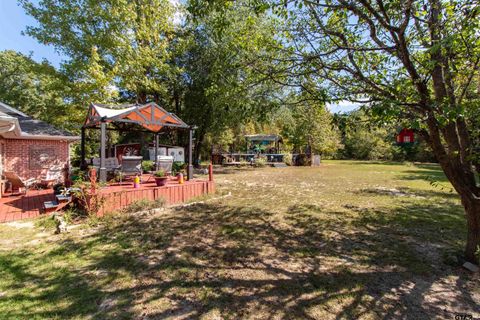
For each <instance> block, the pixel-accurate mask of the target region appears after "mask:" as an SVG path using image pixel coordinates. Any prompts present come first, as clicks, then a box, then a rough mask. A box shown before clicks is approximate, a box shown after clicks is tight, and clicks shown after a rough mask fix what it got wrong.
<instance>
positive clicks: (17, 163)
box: [0, 139, 70, 179]
mask: <svg viewBox="0 0 480 320" xmlns="http://www.w3.org/2000/svg"><path fill="white" fill-rule="evenodd" d="M0 143H3V144H4V153H3V155H4V158H5V159H4V161H3V163H4V170H5V171H14V172H16V173H17V174H18V175H19V176H20V177H21V178H22V179H29V178H40V176H42V175H43V174H45V173H46V171H47V169H46V168H35V169H32V166H31V163H30V161H31V159H30V155H31V153H30V150H31V146H34V148H37V149H41V148H48V149H53V150H54V155H55V165H58V166H61V167H62V168H63V167H64V166H65V165H66V164H68V163H69V161H70V151H69V143H68V142H66V141H55V140H26V139H25V140H24V139H18V140H17V139H2V140H0Z"/></svg>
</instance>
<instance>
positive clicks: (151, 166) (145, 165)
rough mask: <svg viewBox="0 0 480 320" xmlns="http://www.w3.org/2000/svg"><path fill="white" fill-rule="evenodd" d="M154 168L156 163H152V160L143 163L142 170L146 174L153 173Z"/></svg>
mask: <svg viewBox="0 0 480 320" xmlns="http://www.w3.org/2000/svg"><path fill="white" fill-rule="evenodd" d="M154 167H155V163H154V162H153V161H150V160H145V161H142V170H143V171H144V172H147V171H153V169H154Z"/></svg>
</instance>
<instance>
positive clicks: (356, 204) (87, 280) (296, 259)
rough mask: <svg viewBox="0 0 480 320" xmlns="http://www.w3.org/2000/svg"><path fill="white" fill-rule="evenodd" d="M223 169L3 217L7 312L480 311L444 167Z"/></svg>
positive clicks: (196, 315) (58, 315)
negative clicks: (90, 212)
mask: <svg viewBox="0 0 480 320" xmlns="http://www.w3.org/2000/svg"><path fill="white" fill-rule="evenodd" d="M215 178H216V181H217V185H218V191H219V192H218V194H217V195H216V196H215V197H214V198H213V199H206V200H205V199H204V200H205V201H202V203H197V204H193V205H190V206H183V207H177V208H170V209H166V210H164V211H163V212H160V213H145V214H135V213H134V214H123V215H116V216H110V217H108V218H105V219H102V220H101V221H100V223H99V224H98V225H96V226H93V227H92V226H90V225H89V224H87V223H84V224H81V225H77V226H75V228H73V229H72V230H71V231H70V232H69V233H68V234H62V235H53V229H52V228H51V227H49V226H48V225H49V224H48V223H46V222H47V220H44V221H41V220H40V221H33V222H32V221H29V222H17V223H10V224H3V225H0V318H2V319H3V318H5V319H67V318H68V319H92V318H93V319H132V318H134V319H164V318H172V319H179V318H180V319H192V318H193V319H240V318H242V319H384V318H387V319H435V318H438V319H454V315H455V313H471V314H473V316H474V317H475V316H476V317H480V279H479V275H478V274H477V275H472V274H469V273H467V272H466V271H463V270H462V269H461V268H460V267H458V262H457V258H456V256H457V255H458V254H461V252H462V250H463V246H464V239H465V219H464V216H463V210H462V208H461V206H460V204H459V201H458V199H457V196H456V195H455V193H453V192H451V191H450V190H451V187H450V185H449V184H448V182H447V181H446V180H445V178H444V176H443V174H442V173H441V171H440V170H439V168H438V167H437V166H435V165H403V164H395V163H373V162H358V161H356V162H354V161H327V162H325V163H324V164H323V165H322V166H321V167H319V168H293V167H292V168H277V169H275V168H264V169H223V170H222V172H220V173H217V174H216V176H215ZM431 181H436V183H433V185H432V183H431ZM229 192H230V193H231V195H230V196H224V197H220V195H222V194H223V195H226V194H228V193H229Z"/></svg>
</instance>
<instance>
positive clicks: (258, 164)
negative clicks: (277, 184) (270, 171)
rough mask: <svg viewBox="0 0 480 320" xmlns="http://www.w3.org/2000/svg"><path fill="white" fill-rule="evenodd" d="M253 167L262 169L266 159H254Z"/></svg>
mask: <svg viewBox="0 0 480 320" xmlns="http://www.w3.org/2000/svg"><path fill="white" fill-rule="evenodd" d="M254 165H255V167H258V168H263V167H265V166H266V165H267V159H265V158H258V159H255V162H254Z"/></svg>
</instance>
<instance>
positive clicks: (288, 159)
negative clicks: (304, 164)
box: [283, 153, 293, 166]
mask: <svg viewBox="0 0 480 320" xmlns="http://www.w3.org/2000/svg"><path fill="white" fill-rule="evenodd" d="M283 162H284V163H285V164H286V165H287V166H292V165H293V158H292V154H291V153H283Z"/></svg>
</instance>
